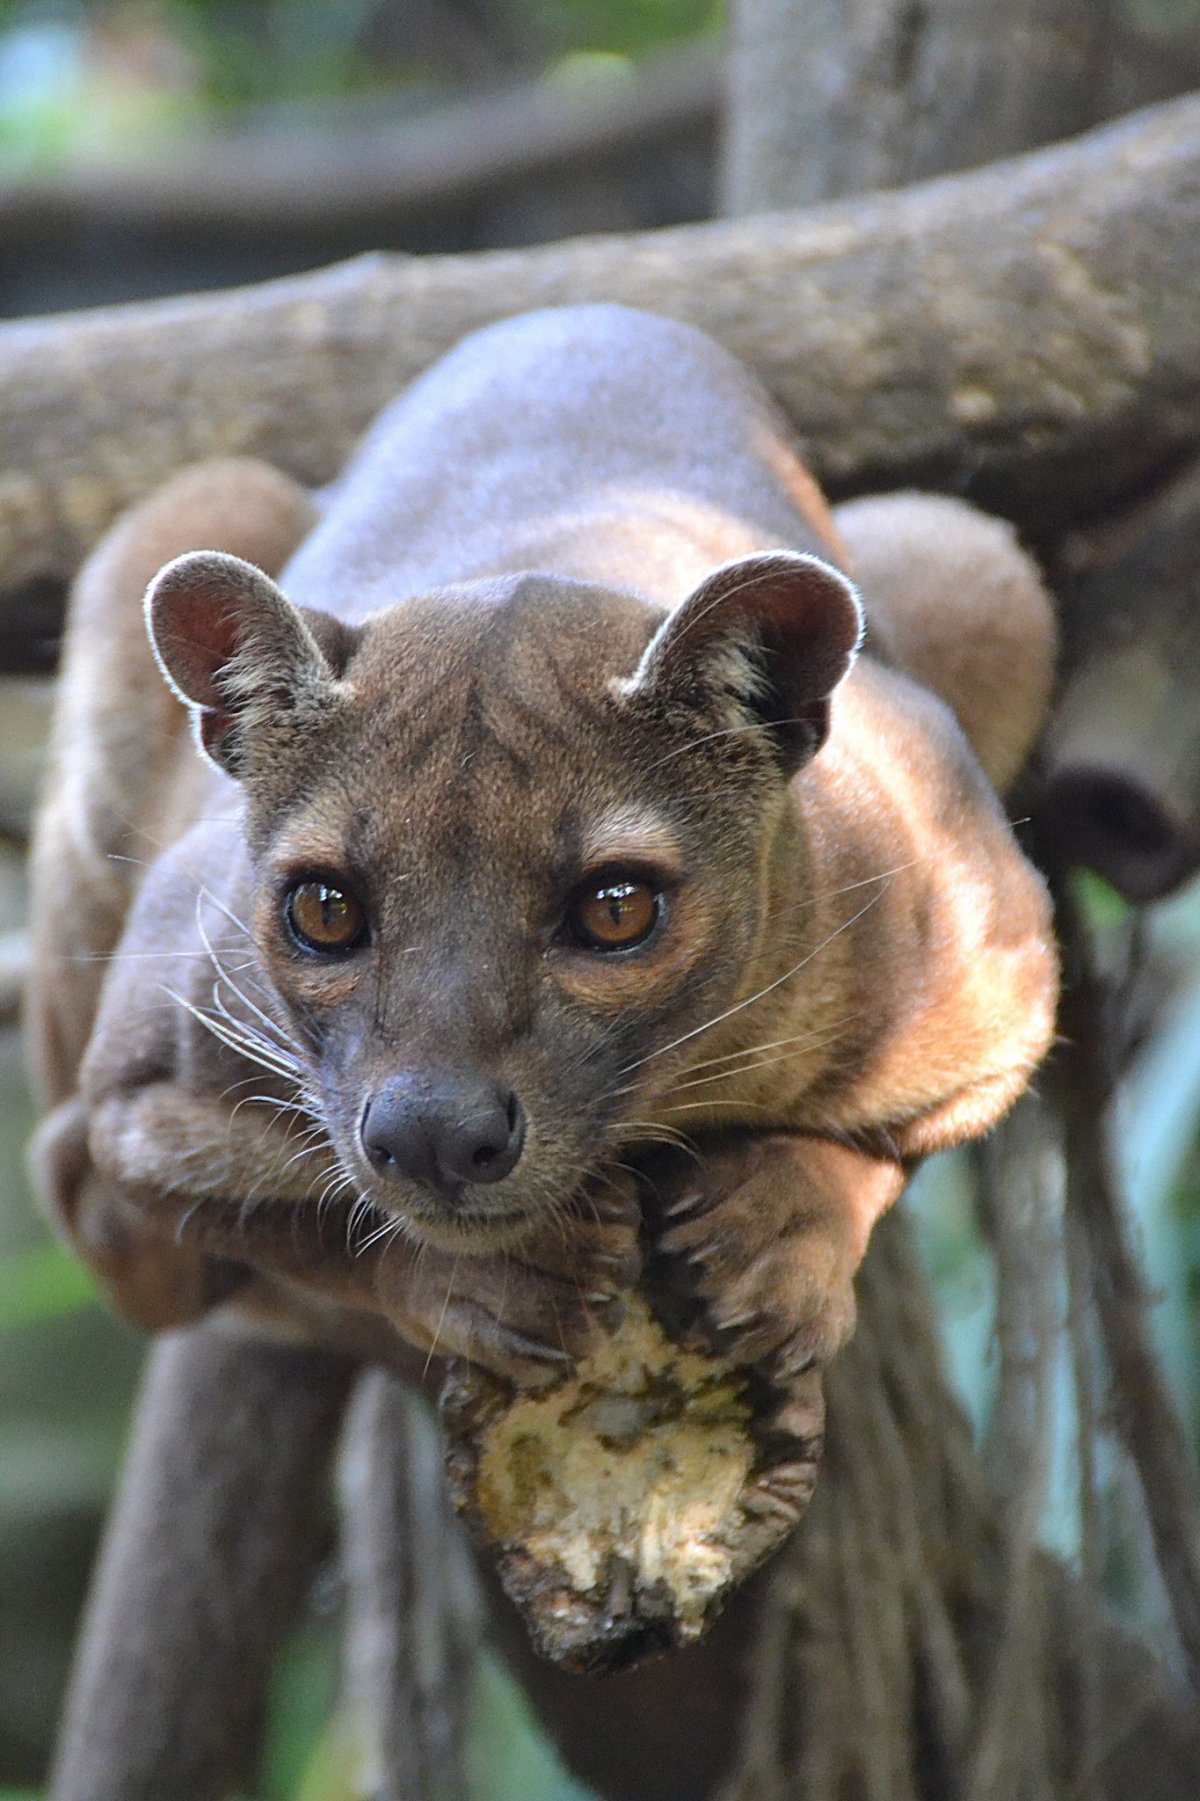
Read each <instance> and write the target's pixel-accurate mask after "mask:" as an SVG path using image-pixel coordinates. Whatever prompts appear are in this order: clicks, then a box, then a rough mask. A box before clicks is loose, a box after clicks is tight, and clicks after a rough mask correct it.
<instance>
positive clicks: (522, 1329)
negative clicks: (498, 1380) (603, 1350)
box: [376, 1176, 641, 1388]
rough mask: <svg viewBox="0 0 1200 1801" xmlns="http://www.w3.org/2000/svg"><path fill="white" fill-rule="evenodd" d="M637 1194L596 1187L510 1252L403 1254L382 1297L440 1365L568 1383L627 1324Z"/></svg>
mask: <svg viewBox="0 0 1200 1801" xmlns="http://www.w3.org/2000/svg"><path fill="white" fill-rule="evenodd" d="M638 1219H639V1214H638V1205H637V1195H636V1191H635V1188H634V1185H633V1183H632V1181H631V1180H629V1179H628V1178H627V1177H625V1176H621V1177H620V1178H619V1179H615V1180H614V1181H613V1182H611V1183H610V1182H609V1181H608V1180H607V1179H606V1180H605V1182H604V1184H603V1185H600V1184H594V1185H593V1186H592V1187H590V1188H589V1189H587V1190H585V1191H584V1193H583V1194H582V1195H581V1196H579V1197H577V1199H576V1200H575V1201H574V1202H572V1203H571V1205H570V1206H569V1207H568V1208H564V1209H561V1210H559V1211H557V1212H556V1213H555V1214H553V1215H552V1216H548V1217H547V1218H546V1219H545V1220H543V1221H541V1222H540V1223H539V1224H538V1225H537V1226H536V1227H535V1228H534V1230H533V1231H532V1232H531V1233H530V1235H529V1236H528V1237H527V1238H525V1239H522V1240H521V1242H520V1243H519V1244H517V1245H516V1246H514V1247H513V1248H512V1249H511V1250H505V1251H486V1252H484V1253H482V1254H480V1255H475V1256H471V1255H467V1254H466V1253H463V1254H461V1255H459V1254H455V1253H453V1252H449V1251H442V1250H434V1249H432V1248H431V1247H421V1246H412V1245H405V1246H403V1247H399V1246H398V1247H396V1248H397V1250H399V1251H401V1252H402V1255H401V1256H399V1257H396V1258H393V1257H392V1256H390V1255H385V1256H384V1257H383V1258H381V1259H380V1263H379V1269H378V1275H377V1280H376V1291H377V1293H378V1295H379V1298H380V1300H381V1302H382V1303H383V1306H384V1310H385V1311H386V1312H387V1314H388V1316H389V1317H390V1318H391V1319H392V1321H393V1323H394V1324H395V1325H396V1326H397V1327H398V1329H399V1330H400V1331H401V1332H403V1333H404V1335H405V1336H406V1337H407V1338H409V1339H410V1340H412V1341H413V1342H414V1343H416V1344H418V1345H419V1346H421V1347H422V1348H423V1349H425V1350H427V1351H428V1352H429V1354H430V1356H431V1357H433V1356H438V1357H465V1358H467V1359H468V1360H469V1361H470V1362H472V1363H477V1364H480V1365H481V1366H482V1367H483V1368H484V1369H486V1370H489V1371H491V1373H492V1374H493V1375H497V1376H500V1377H502V1378H503V1379H504V1380H505V1381H507V1382H509V1383H511V1384H512V1385H513V1386H514V1387H517V1388H544V1387H547V1386H549V1385H550V1384H552V1383H554V1382H556V1381H558V1380H559V1379H560V1378H561V1377H564V1376H566V1375H569V1374H570V1372H571V1371H572V1369H573V1368H574V1367H575V1364H576V1362H577V1361H578V1360H579V1359H580V1358H582V1357H585V1356H587V1354H588V1353H589V1352H590V1351H591V1350H593V1349H594V1348H595V1346H596V1345H597V1343H598V1342H599V1341H600V1339H601V1338H602V1337H603V1336H604V1335H605V1334H606V1333H609V1332H612V1331H614V1330H615V1329H616V1327H617V1326H618V1325H619V1324H620V1322H621V1318H622V1316H623V1303H622V1299H621V1296H622V1293H623V1292H624V1291H625V1290H626V1289H628V1288H630V1287H631V1286H632V1284H633V1283H634V1282H635V1281H636V1279H637V1276H638V1274H639V1271H640V1268H641V1257H640V1252H639V1249H638Z"/></svg>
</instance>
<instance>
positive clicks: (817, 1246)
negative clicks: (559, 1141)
mask: <svg viewBox="0 0 1200 1801" xmlns="http://www.w3.org/2000/svg"><path fill="white" fill-rule="evenodd" d="M649 1181H650V1184H651V1200H650V1203H649V1210H650V1212H651V1214H652V1216H653V1218H654V1220H655V1224H656V1227H657V1230H656V1235H655V1236H656V1259H655V1270H656V1273H657V1277H658V1280H659V1281H660V1283H661V1284H662V1287H663V1292H664V1297H665V1304H666V1309H667V1312H668V1314H671V1313H672V1312H673V1313H674V1320H675V1324H676V1325H677V1327H678V1328H679V1329H681V1330H682V1332H683V1335H684V1336H685V1337H686V1338H687V1340H688V1341H689V1342H691V1343H694V1344H697V1345H701V1346H703V1347H704V1348H706V1349H708V1350H710V1351H717V1352H719V1353H720V1354H721V1355H723V1356H725V1357H728V1358H729V1359H730V1360H731V1361H733V1362H736V1363H745V1364H754V1365H758V1366H760V1367H762V1368H763V1369H764V1370H765V1371H766V1373H767V1374H768V1375H769V1376H771V1377H772V1379H774V1380H777V1381H785V1380H787V1379H789V1378H791V1377H793V1376H794V1375H796V1374H797V1372H799V1371H801V1370H804V1369H806V1368H808V1367H809V1366H810V1365H812V1364H823V1363H825V1362H827V1361H828V1359H829V1358H830V1357H831V1356H832V1355H833V1353H834V1352H835V1351H836V1350H837V1349H838V1348H839V1347H840V1346H841V1345H842V1344H844V1343H845V1341H846V1339H847V1338H848V1337H849V1336H850V1333H851V1331H852V1330H853V1326H854V1287H853V1278H854V1274H855V1271H856V1270H857V1268H858V1265H859V1263H860V1262H861V1260H862V1255H863V1252H864V1250H865V1248H866V1241H867V1235H868V1232H869V1229H870V1223H872V1222H873V1221H874V1219H875V1218H876V1217H877V1216H878V1214H879V1212H881V1211H882V1209H883V1207H884V1206H886V1205H888V1204H889V1203H890V1201H891V1200H892V1199H894V1198H895V1195H896V1194H897V1193H899V1190H900V1187H901V1186H902V1184H903V1174H902V1172H901V1171H900V1169H899V1167H898V1165H896V1164H894V1163H891V1162H884V1161H881V1160H879V1159H876V1158H872V1157H868V1156H866V1155H865V1154H864V1153H861V1152H859V1151H856V1150H852V1149H849V1148H848V1147H846V1146H844V1145H841V1144H836V1143H833V1142H832V1141H830V1140H827V1139H821V1138H815V1137H801V1136H798V1135H796V1136H793V1135H787V1136H785V1135H783V1134H778V1135H772V1136H762V1137H749V1136H746V1137H741V1138H733V1137H731V1138H728V1139H724V1140H721V1141H718V1142H714V1143H713V1144H712V1145H710V1146H706V1147H704V1149H703V1152H702V1156H701V1159H700V1161H699V1162H697V1163H692V1164H685V1163H683V1162H682V1161H675V1162H670V1161H668V1160H667V1159H662V1160H656V1163H655V1165H654V1166H653V1167H652V1168H651V1169H650V1171H649Z"/></svg>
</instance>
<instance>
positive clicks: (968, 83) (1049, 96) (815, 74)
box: [723, 0, 1111, 213]
mask: <svg viewBox="0 0 1200 1801" xmlns="http://www.w3.org/2000/svg"><path fill="white" fill-rule="evenodd" d="M1109 15H1110V7H1109V6H1108V5H1107V4H1097V0H1006V3H1005V5H1003V6H997V5H995V4H994V0H816V4H815V5H814V4H813V0H735V4H734V6H733V8H732V17H731V33H730V56H729V63H728V92H729V124H728V129H727V132H726V141H725V158H724V180H723V188H724V195H723V199H724V207H723V210H724V211H726V212H729V213H747V212H753V211H764V210H766V209H767V208H772V207H794V206H803V205H806V204H809V203H811V202H814V201H818V200H829V199H832V198H835V197H836V196H839V195H842V194H856V193H864V192H866V191H868V190H869V189H872V188H890V187H896V186H898V185H899V184H900V183H901V182H906V181H920V180H923V179H924V178H925V177H927V176H930V175H940V174H942V173H943V172H944V171H945V170H947V169H971V168H974V167H976V166H977V165H978V164H980V163H984V162H990V161H993V160H994V159H996V158H998V157H1002V156H1015V155H1018V154H1020V152H1022V151H1025V150H1031V149H1033V148H1035V147H1036V146H1037V145H1039V144H1049V143H1052V142H1054V141H1055V140H1056V139H1059V138H1066V137H1072V136H1073V135H1074V134H1075V133H1076V132H1079V131H1083V130H1085V129H1086V127H1087V126H1088V125H1090V124H1093V123H1094V122H1095V120H1096V118H1097V116H1098V115H1097V111H1096V107H1095V94H1094V90H1095V86H1096V75H1097V70H1098V67H1099V64H1100V52H1101V51H1102V49H1103V47H1104V43H1105V40H1106V37H1107V35H1108V32H1109V28H1110V23H1111V21H1110V16H1109ZM782 95H786V102H784V103H780V100H779V98H778V96H782ZM764 96H768V97H770V98H768V99H767V100H766V103H765V104H764Z"/></svg>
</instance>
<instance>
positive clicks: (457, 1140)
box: [361, 1071, 525, 1192]
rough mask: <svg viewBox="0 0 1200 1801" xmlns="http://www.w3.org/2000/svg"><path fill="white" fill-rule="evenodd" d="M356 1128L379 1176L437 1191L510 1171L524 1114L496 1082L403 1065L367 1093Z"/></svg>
mask: <svg viewBox="0 0 1200 1801" xmlns="http://www.w3.org/2000/svg"><path fill="white" fill-rule="evenodd" d="M361 1131H362V1142H363V1149H364V1150H365V1151H366V1153H367V1156H368V1158H369V1159H370V1161H371V1162H372V1163H373V1164H374V1166H375V1168H376V1169H378V1170H379V1171H380V1172H381V1174H383V1175H385V1176H398V1177H407V1178H408V1179H409V1180H410V1181H413V1182H424V1183H426V1184H427V1185H428V1186H429V1187H431V1188H437V1189H440V1190H442V1191H443V1192H445V1191H446V1190H457V1189H458V1188H460V1187H461V1186H462V1184H463V1183H464V1182H499V1181H500V1180H501V1179H502V1178H503V1177H504V1176H507V1175H508V1174H509V1173H510V1172H511V1171H512V1170H513V1169H515V1168H516V1165H517V1160H518V1158H519V1157H520V1155H521V1148H522V1146H523V1145H524V1143H525V1114H524V1111H523V1109H522V1107H521V1103H520V1101H519V1100H518V1099H517V1097H516V1095H515V1094H514V1093H513V1091H512V1089H511V1088H509V1087H507V1086H506V1085H505V1084H504V1083H503V1082H495V1081H490V1080H488V1079H487V1078H486V1077H483V1076H474V1075H462V1074H456V1073H453V1072H446V1073H441V1072H438V1073H434V1074H429V1075H426V1074H425V1073H423V1072H422V1073H421V1074H419V1075H418V1074H415V1073H409V1072H408V1071H405V1072H403V1073H402V1074H400V1075H398V1076H393V1077H392V1079H391V1080H390V1081H389V1082H388V1083H386V1084H385V1086H384V1087H383V1088H381V1089H380V1090H379V1091H378V1093H376V1094H374V1095H372V1097H371V1099H370V1100H369V1101H368V1103H367V1108H366V1112H365V1113H364V1114H363V1119H362V1127H361Z"/></svg>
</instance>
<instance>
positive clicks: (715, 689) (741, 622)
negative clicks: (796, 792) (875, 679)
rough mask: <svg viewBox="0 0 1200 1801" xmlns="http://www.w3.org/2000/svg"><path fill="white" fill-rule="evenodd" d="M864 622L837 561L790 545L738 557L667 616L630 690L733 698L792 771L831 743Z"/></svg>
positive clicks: (717, 703)
mask: <svg viewBox="0 0 1200 1801" xmlns="http://www.w3.org/2000/svg"><path fill="white" fill-rule="evenodd" d="M862 630H863V617H862V608H861V606H860V605H859V601H858V596H857V594H856V592H855V590H854V588H853V586H852V585H851V583H850V582H848V581H847V580H846V577H845V576H844V575H841V574H840V573H839V572H838V570H836V569H835V568H833V566H832V564H830V563H825V562H822V560H821V558H820V557H813V556H806V555H803V554H801V553H800V552H797V551H787V550H779V551H771V552H769V553H767V554H764V555H761V556H750V557H741V558H739V559H738V560H737V561H736V562H733V563H725V564H723V565H722V566H721V568H719V569H716V570H714V571H713V573H712V574H711V575H710V576H708V577H707V578H706V579H705V580H704V581H703V582H701V584H700V586H699V587H698V588H697V589H696V590H695V592H694V593H692V594H690V595H689V596H688V598H687V599H686V600H685V601H684V602H683V604H682V606H679V607H677V608H676V610H675V611H674V612H673V613H672V614H671V615H670V617H669V618H668V619H666V620H664V622H663V624H662V625H661V626H660V627H659V629H658V631H657V632H656V633H655V635H654V637H653V638H652V639H651V641H650V643H649V645H648V646H647V648H646V651H645V654H644V655H643V657H642V660H641V662H640V664H639V665H638V668H637V671H636V673H635V674H634V676H633V678H632V680H631V681H630V682H629V683H628V684H627V686H626V692H627V693H629V694H644V695H646V696H647V697H648V698H651V697H652V698H653V699H655V700H658V701H661V702H662V703H665V704H667V705H671V706H678V705H680V704H684V705H688V706H691V707H693V708H695V709H696V710H698V711H700V712H702V713H706V714H712V713H713V712H714V710H715V711H717V712H718V713H719V712H721V711H724V710H728V707H729V705H730V703H732V704H733V705H734V706H735V707H736V709H737V710H738V712H739V713H741V714H742V715H743V716H744V714H745V713H746V712H750V713H751V714H753V715H754V716H755V718H756V719H758V720H760V721H761V723H762V724H763V725H764V726H765V727H766V728H767V729H768V730H769V732H770V734H771V737H772V739H773V741H774V743H775V744H776V746H777V747H778V751H779V755H780V759H781V761H782V763H783V764H784V767H785V768H786V769H787V770H788V771H789V773H790V772H791V771H793V770H796V769H798V768H800V766H801V765H802V764H803V763H805V762H807V761H808V759H809V758H810V757H811V756H813V755H814V754H815V753H816V751H818V750H819V749H820V747H821V745H822V744H823V743H824V741H825V737H826V734H827V732H828V730H829V697H830V695H831V694H832V692H833V690H834V689H835V688H836V687H837V685H838V683H839V682H840V681H841V679H842V677H843V676H844V675H845V674H846V672H847V670H848V669H849V668H850V665H851V663H852V662H853V661H854V655H855V652H856V651H857V649H858V646H859V643H860V641H861V639H862Z"/></svg>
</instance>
